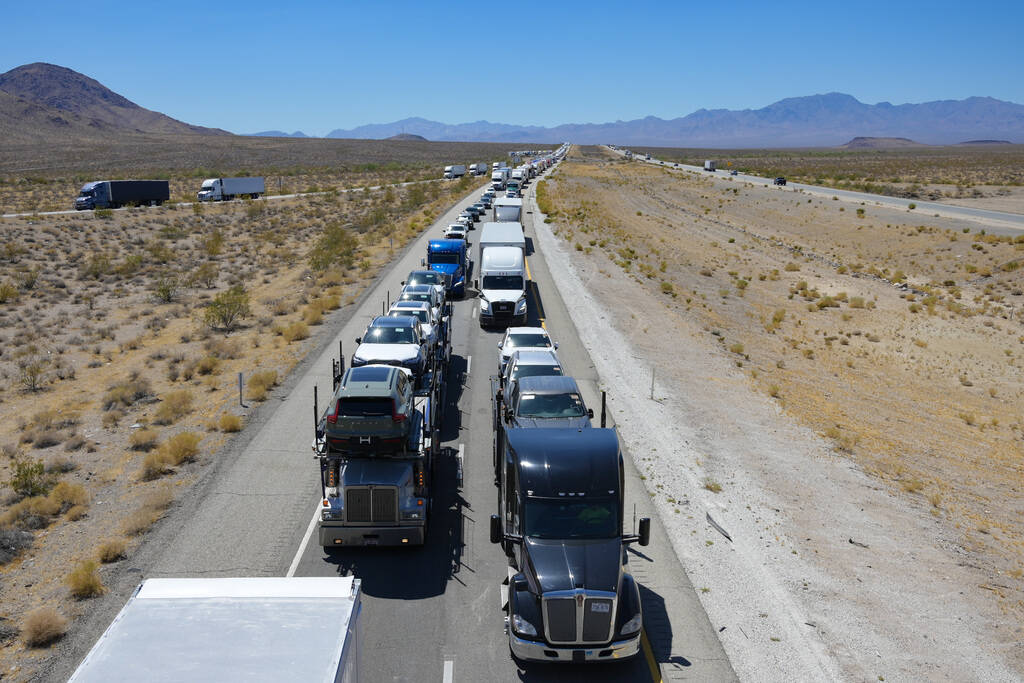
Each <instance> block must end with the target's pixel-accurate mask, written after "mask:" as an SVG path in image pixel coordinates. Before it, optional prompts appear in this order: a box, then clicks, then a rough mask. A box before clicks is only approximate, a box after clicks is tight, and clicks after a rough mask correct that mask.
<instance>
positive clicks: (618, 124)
mask: <svg viewBox="0 0 1024 683" xmlns="http://www.w3.org/2000/svg"><path fill="white" fill-rule="evenodd" d="M167 133H173V134H182V133H185V134H200V135H231V133H229V132H227V131H224V130H220V129H217V128H204V127H202V126H193V125H190V124H188V123H185V122H182V121H178V120H176V119H172V118H171V117H169V116H166V115H164V114H161V113H159V112H155V111H151V110H149V109H145V108H143V107H140V106H139V105H137V104H135V103H134V102H131V101H130V100H128V99H126V98H124V97H122V96H121V95H119V94H117V93H115V92H113V91H112V90H110V89H109V88H107V87H105V86H103V85H102V84H100V83H99V82H97V81H95V80H94V79H92V78H89V77H88V76H84V75H82V74H80V73H78V72H76V71H72V70H71V69H68V68H65V67H62V66H56V65H54V64H44V63H40V62H37V63H34V64H26V65H24V66H19V67H17V68H15V69H11V70H10V71H8V72H7V73H4V74H0V139H2V140H4V141H5V142H33V141H40V142H42V141H51V142H52V141H53V140H64V139H69V138H75V137H88V138H104V139H110V138H112V137H121V136H123V135H124V134H131V135H150V134H167ZM254 135H258V136H264V137H293V138H304V137H308V136H307V135H306V134H305V133H303V132H301V131H296V132H294V133H285V132H283V131H280V130H271V131H264V132H262V133H255V134H254ZM327 137H329V138H355V139H376V140H385V139H388V138H397V139H406V140H408V139H416V138H424V139H426V140H434V141H462V142H508V143H521V142H550V143H554V142H561V141H565V140H568V141H571V142H576V143H580V144H595V143H612V144H618V145H644V146H660V147H811V146H814V147H817V146H828V147H830V146H836V145H842V144H843V143H847V142H848V144H849V145H851V146H875V147H877V146H879V145H903V146H906V145H913V144H918V143H923V144H944V145H948V144H957V143H961V142H963V141H972V142H971V144H993V143H999V142H1003V141H1011V142H1017V143H1024V105H1020V104H1015V103H1013V102H1004V101H1001V100H996V99H993V98H991V97H969V98H967V99H965V100H940V101H936V102H925V103H923V104H900V105H893V104H890V103H888V102H880V103H879V104H864V103H863V102H859V101H858V100H857V99H856V98H854V97H853V96H851V95H844V94H842V93H828V94H825V95H811V96H808V97H791V98H788V99H784V100H779V101H778V102H775V103H774V104H770V105H768V106H767V107H763V108H761V109H744V110H739V111H733V110H728V109H713V110H709V109H700V110H698V111H695V112H693V113H692V114H689V115H687V116H683V117H680V118H675V119H669V120H665V119H660V118H657V117H655V116H648V117H646V118H643V119H635V120H633V121H615V122H612V123H570V124H564V125H560V126H555V127H553V128H546V127H543V126H519V125H513V124H507V123H491V122H489V121H475V122H473V123H460V124H446V123H440V122H437V121H429V120H427V119H422V118H410V119H404V120H402V121H395V122H394V123H384V124H372V125H366V126H359V127H358V128H353V129H351V130H341V129H338V130H333V131H331V132H330V133H328V134H327ZM853 138H862V139H865V140H871V141H870V142H863V141H861V142H858V141H857V140H853ZM882 138H884V139H887V141H881V142H880V141H879V140H878V139H882ZM900 138H903V139H904V140H899V139H900ZM855 143H856V144H855Z"/></svg>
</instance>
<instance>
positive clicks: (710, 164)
mask: <svg viewBox="0 0 1024 683" xmlns="http://www.w3.org/2000/svg"><path fill="white" fill-rule="evenodd" d="M704 170H705V171H712V172H714V170H715V160H714V159H705V160H704Z"/></svg>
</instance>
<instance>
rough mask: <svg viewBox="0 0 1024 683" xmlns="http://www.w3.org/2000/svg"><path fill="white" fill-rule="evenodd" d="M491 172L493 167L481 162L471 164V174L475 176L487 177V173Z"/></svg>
mask: <svg viewBox="0 0 1024 683" xmlns="http://www.w3.org/2000/svg"><path fill="white" fill-rule="evenodd" d="M490 170H491V167H490V166H488V165H487V164H486V163H484V162H483V161H481V162H480V163H479V164H471V165H470V167H469V172H470V173H472V174H473V175H487V172H488V171H490Z"/></svg>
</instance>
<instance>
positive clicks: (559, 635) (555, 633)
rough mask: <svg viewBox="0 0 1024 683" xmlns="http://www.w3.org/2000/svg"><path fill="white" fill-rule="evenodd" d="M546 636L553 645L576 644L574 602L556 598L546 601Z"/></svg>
mask: <svg viewBox="0 0 1024 683" xmlns="http://www.w3.org/2000/svg"><path fill="white" fill-rule="evenodd" d="M547 608H548V614H547V622H548V635H549V636H550V638H551V642H553V643H573V642H576V601H575V600H573V599H572V598H558V599H557V600H548V601H547Z"/></svg>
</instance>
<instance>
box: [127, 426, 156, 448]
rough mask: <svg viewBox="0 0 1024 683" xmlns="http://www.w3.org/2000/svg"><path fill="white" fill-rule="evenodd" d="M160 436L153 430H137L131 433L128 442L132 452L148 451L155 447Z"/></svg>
mask: <svg viewBox="0 0 1024 683" xmlns="http://www.w3.org/2000/svg"><path fill="white" fill-rule="evenodd" d="M159 436H160V434H159V433H158V432H157V431H156V430H155V429H146V428H143V429H137V430H135V431H134V432H132V435H131V437H130V438H129V439H128V442H129V443H130V444H131V447H132V450H133V451H150V450H152V449H153V448H155V447H156V441H157V439H158V438H159Z"/></svg>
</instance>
